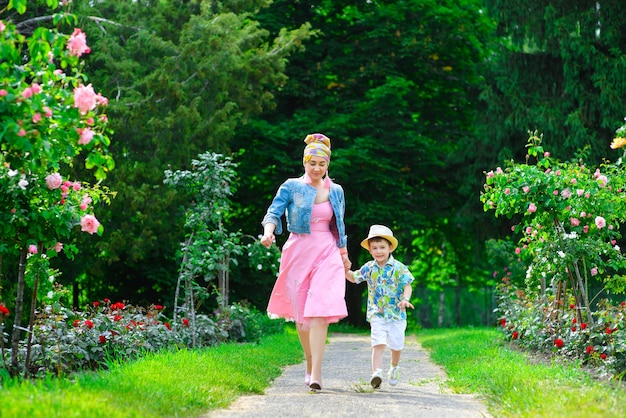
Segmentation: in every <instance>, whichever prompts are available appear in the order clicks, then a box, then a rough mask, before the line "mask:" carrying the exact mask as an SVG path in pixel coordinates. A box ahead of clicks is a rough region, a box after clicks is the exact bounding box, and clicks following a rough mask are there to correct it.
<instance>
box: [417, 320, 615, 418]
mask: <svg viewBox="0 0 626 418" xmlns="http://www.w3.org/2000/svg"><path fill="white" fill-rule="evenodd" d="M417 335H418V340H419V341H420V343H421V344H422V346H423V347H424V348H426V349H428V350H429V351H430V352H431V358H432V359H433V361H434V362H435V363H438V364H439V365H441V366H443V367H444V368H445V370H446V372H447V373H448V378H449V382H448V385H449V386H450V387H451V388H452V389H454V390H455V391H457V392H461V393H476V394H478V395H481V396H482V397H483V398H484V399H485V400H486V402H487V404H488V405H489V410H490V411H491V413H492V414H493V415H494V416H495V417H516V418H519V417H533V418H534V417H568V418H573V417H581V418H582V417H584V418H593V417H624V416H626V391H625V389H624V388H623V387H620V386H619V385H617V384H615V383H610V382H600V381H596V380H593V379H592V378H591V377H590V376H589V374H588V373H587V372H585V371H584V370H582V369H581V368H580V367H579V366H577V365H572V364H569V365H562V364H557V362H554V361H552V362H541V361H531V359H530V357H529V356H526V355H524V354H522V353H520V352H517V351H515V350H512V349H510V348H508V347H507V345H506V343H505V342H504V340H503V335H502V333H501V332H499V331H498V330H496V329H493V328H489V329H488V328H459V329H443V330H441V329H440V330H421V331H419V332H418V333H417Z"/></svg>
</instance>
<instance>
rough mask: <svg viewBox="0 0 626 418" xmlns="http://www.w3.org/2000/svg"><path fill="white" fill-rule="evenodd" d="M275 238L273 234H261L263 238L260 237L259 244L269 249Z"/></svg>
mask: <svg viewBox="0 0 626 418" xmlns="http://www.w3.org/2000/svg"><path fill="white" fill-rule="evenodd" d="M275 239H276V238H275V237H274V234H272V233H269V234H263V236H262V237H261V244H262V245H263V246H264V247H265V248H269V247H270V246H271V245H272V243H273V242H274V240H275Z"/></svg>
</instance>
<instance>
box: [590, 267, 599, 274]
mask: <svg viewBox="0 0 626 418" xmlns="http://www.w3.org/2000/svg"><path fill="white" fill-rule="evenodd" d="M596 274H598V268H597V267H594V268H592V269H591V275H592V276H595V275H596Z"/></svg>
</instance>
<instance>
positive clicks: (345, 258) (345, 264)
mask: <svg viewBox="0 0 626 418" xmlns="http://www.w3.org/2000/svg"><path fill="white" fill-rule="evenodd" d="M341 261H343V268H344V269H345V270H346V271H348V270H350V267H352V261H350V257H348V254H343V255H342V256H341Z"/></svg>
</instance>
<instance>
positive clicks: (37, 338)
mask: <svg viewBox="0 0 626 418" xmlns="http://www.w3.org/2000/svg"><path fill="white" fill-rule="evenodd" d="M0 308H2V306H0ZM5 309H6V308H5ZM164 311H165V307H164V306H161V305H151V306H149V307H147V308H142V307H138V306H133V305H130V304H127V303H125V302H115V303H111V301H110V300H108V299H104V300H102V301H96V302H93V303H92V305H91V306H90V307H89V308H88V309H87V310H86V311H81V312H77V311H72V310H70V309H67V308H65V307H63V306H62V305H60V304H59V303H55V304H49V305H44V306H43V308H42V309H41V310H40V311H39V312H38V313H37V318H36V321H35V326H34V329H33V344H32V348H31V352H30V362H29V369H30V370H29V375H31V376H44V375H46V374H49V373H53V374H56V375H66V374H69V373H72V372H76V371H78V370H92V369H98V368H103V367H104V368H106V367H107V363H108V362H110V361H120V360H130V359H134V358H138V357H140V356H141V355H143V354H144V353H146V352H157V351H160V350H166V349H179V348H185V347H191V346H192V341H193V338H192V328H191V327H190V321H189V319H188V318H185V317H183V318H182V319H181V320H180V321H179V322H178V323H172V322H170V321H169V320H168V318H167V317H166V316H165V314H164ZM2 312H4V310H2V309H0V317H2V315H3V313H2ZM265 318H267V315H262V314H261V313H259V312H258V311H256V310H254V309H253V308H249V307H247V306H246V305H245V304H237V305H232V306H230V307H228V309H226V310H225V311H224V312H218V313H217V314H216V316H214V317H209V316H208V315H204V314H196V316H195V324H196V327H195V333H196V335H195V346H196V347H209V346H215V345H217V344H220V343H223V342H226V341H238V342H244V341H257V340H258V338H259V337H260V336H261V335H263V334H267V333H273V332H278V331H279V330H281V329H282V326H283V325H282V323H279V321H272V322H271V323H269V324H268V325H269V326H267V327H265V326H262V325H261V326H260V324H263V323H264V321H269V319H265ZM0 353H1V354H2V359H3V360H4V359H5V358H7V357H8V355H9V352H8V350H0ZM26 353H27V349H26V342H25V341H23V342H22V343H21V344H20V350H19V356H20V359H21V360H22V361H21V362H20V363H23V359H24V357H25V356H26ZM3 363H4V364H6V362H4V361H3ZM5 367H6V366H5ZM1 368H2V366H1V365H0V369H1ZM0 375H2V374H1V373H0Z"/></svg>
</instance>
